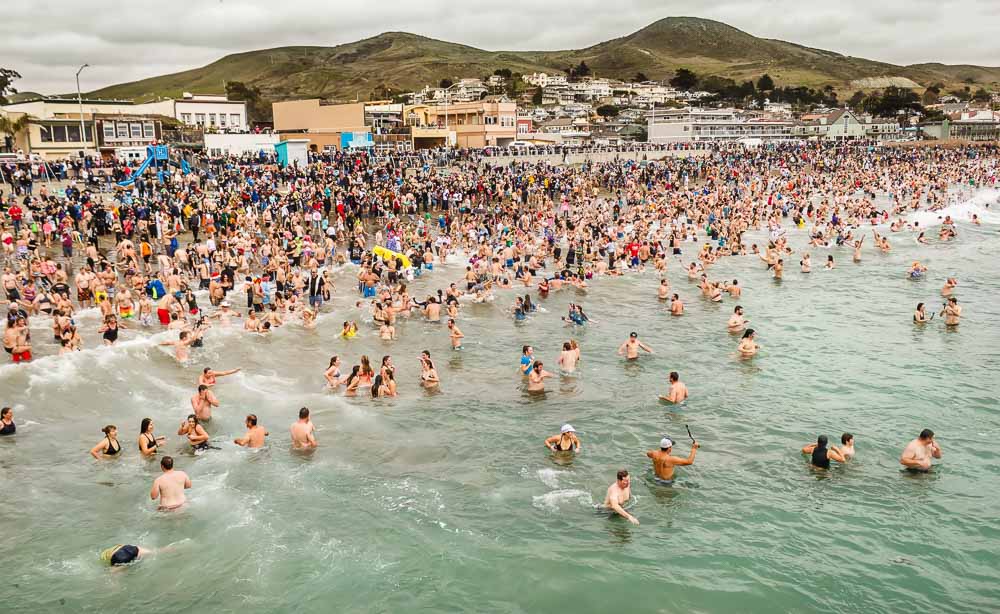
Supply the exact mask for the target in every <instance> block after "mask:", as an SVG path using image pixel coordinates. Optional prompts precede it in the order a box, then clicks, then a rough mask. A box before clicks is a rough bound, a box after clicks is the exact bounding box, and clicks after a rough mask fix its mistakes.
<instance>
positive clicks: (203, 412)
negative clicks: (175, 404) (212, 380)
mask: <svg viewBox="0 0 1000 614" xmlns="http://www.w3.org/2000/svg"><path fill="white" fill-rule="evenodd" d="M218 406H219V399H217V398H215V394H214V393H213V392H212V391H211V390H209V389H208V386H206V385H205V384H199V385H198V392H196V393H195V394H194V396H192V397H191V409H192V410H193V411H194V415H195V416H197V417H198V419H199V420H201V421H202V422H207V421H209V420H211V419H212V408H213V407H218Z"/></svg>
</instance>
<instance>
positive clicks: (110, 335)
mask: <svg viewBox="0 0 1000 614" xmlns="http://www.w3.org/2000/svg"><path fill="white" fill-rule="evenodd" d="M119 326H121V325H120V324H118V318H116V317H115V316H113V315H111V316H108V317H107V318H105V319H104V326H102V327H101V328H100V330H98V332H99V333H101V335H102V336H103V337H104V345H114V344H115V341H118V327H119Z"/></svg>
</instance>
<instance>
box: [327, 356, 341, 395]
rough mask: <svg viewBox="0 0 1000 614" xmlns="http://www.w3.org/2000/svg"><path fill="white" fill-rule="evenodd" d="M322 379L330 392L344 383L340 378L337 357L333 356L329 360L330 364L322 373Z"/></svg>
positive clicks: (338, 359) (338, 358)
mask: <svg viewBox="0 0 1000 614" xmlns="http://www.w3.org/2000/svg"><path fill="white" fill-rule="evenodd" d="M323 378H324V379H326V387H327V388H329V389H330V390H336V389H337V388H339V387H340V385H341V384H343V383H344V381H343V380H342V379H341V378H340V357H339V356H334V357H333V358H331V359H330V364H329V365H328V366H327V367H326V371H324V372H323Z"/></svg>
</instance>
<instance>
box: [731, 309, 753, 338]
mask: <svg viewBox="0 0 1000 614" xmlns="http://www.w3.org/2000/svg"><path fill="white" fill-rule="evenodd" d="M749 323H750V320H747V319H746V318H744V317H743V306H742V305H737V306H736V308H735V309H733V315H731V316H729V322H727V323H726V329H727V330H728V331H729V332H731V333H740V332H743V329H744V328H746V327H747V324H749Z"/></svg>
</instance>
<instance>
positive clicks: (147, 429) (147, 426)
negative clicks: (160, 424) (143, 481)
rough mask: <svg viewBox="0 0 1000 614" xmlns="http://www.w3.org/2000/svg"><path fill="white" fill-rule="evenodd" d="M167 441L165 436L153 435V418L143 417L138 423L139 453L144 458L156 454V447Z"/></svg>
mask: <svg viewBox="0 0 1000 614" xmlns="http://www.w3.org/2000/svg"><path fill="white" fill-rule="evenodd" d="M166 442H167V438H166V437H163V436H160V437H156V436H154V435H153V419H152V418H143V419H142V423H141V424H140V425H139V453H140V454H142V455H143V456H144V457H145V458H149V457H151V456H153V455H154V454H156V451H157V448H159V447H160V446H162V445H163V444H165V443H166Z"/></svg>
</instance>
